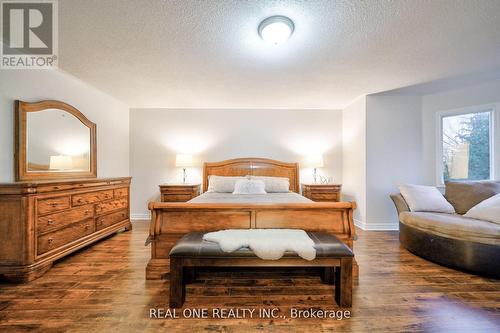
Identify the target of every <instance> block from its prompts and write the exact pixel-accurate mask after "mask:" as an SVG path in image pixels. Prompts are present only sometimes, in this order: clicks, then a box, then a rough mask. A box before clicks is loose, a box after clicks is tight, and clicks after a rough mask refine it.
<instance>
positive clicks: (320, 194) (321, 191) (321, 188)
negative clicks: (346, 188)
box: [302, 184, 342, 202]
mask: <svg viewBox="0 0 500 333" xmlns="http://www.w3.org/2000/svg"><path fill="white" fill-rule="evenodd" d="M341 190H342V185H341V184H302V195H303V196H305V197H306V198H309V199H311V200H312V201H333V202H338V201H340V194H341Z"/></svg>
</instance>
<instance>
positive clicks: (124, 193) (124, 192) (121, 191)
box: [114, 187, 128, 198]
mask: <svg viewBox="0 0 500 333" xmlns="http://www.w3.org/2000/svg"><path fill="white" fill-rule="evenodd" d="M114 192H115V198H121V197H128V188H127V187H124V188H117V189H115V190H114Z"/></svg>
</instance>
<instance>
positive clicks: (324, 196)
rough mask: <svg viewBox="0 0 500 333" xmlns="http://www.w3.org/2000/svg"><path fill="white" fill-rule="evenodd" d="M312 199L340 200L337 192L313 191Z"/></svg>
mask: <svg viewBox="0 0 500 333" xmlns="http://www.w3.org/2000/svg"><path fill="white" fill-rule="evenodd" d="M310 199H311V200H313V201H338V200H339V195H338V194H336V193H312V194H311V198H310Z"/></svg>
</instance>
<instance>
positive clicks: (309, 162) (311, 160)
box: [306, 154, 324, 168]
mask: <svg viewBox="0 0 500 333" xmlns="http://www.w3.org/2000/svg"><path fill="white" fill-rule="evenodd" d="M306 166H307V167H309V168H322V167H323V166H324V164H323V155H319V154H318V155H309V156H307V157H306Z"/></svg>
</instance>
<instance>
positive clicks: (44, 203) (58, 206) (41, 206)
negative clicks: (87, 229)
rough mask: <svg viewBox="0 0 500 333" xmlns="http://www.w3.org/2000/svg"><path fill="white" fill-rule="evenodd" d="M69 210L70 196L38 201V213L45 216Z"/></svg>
mask: <svg viewBox="0 0 500 333" xmlns="http://www.w3.org/2000/svg"><path fill="white" fill-rule="evenodd" d="M68 208H69V196H63V197H54V198H49V199H42V200H38V202H37V213H38V215H44V214H48V213H52V212H57V211H60V210H64V209H68Z"/></svg>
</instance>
